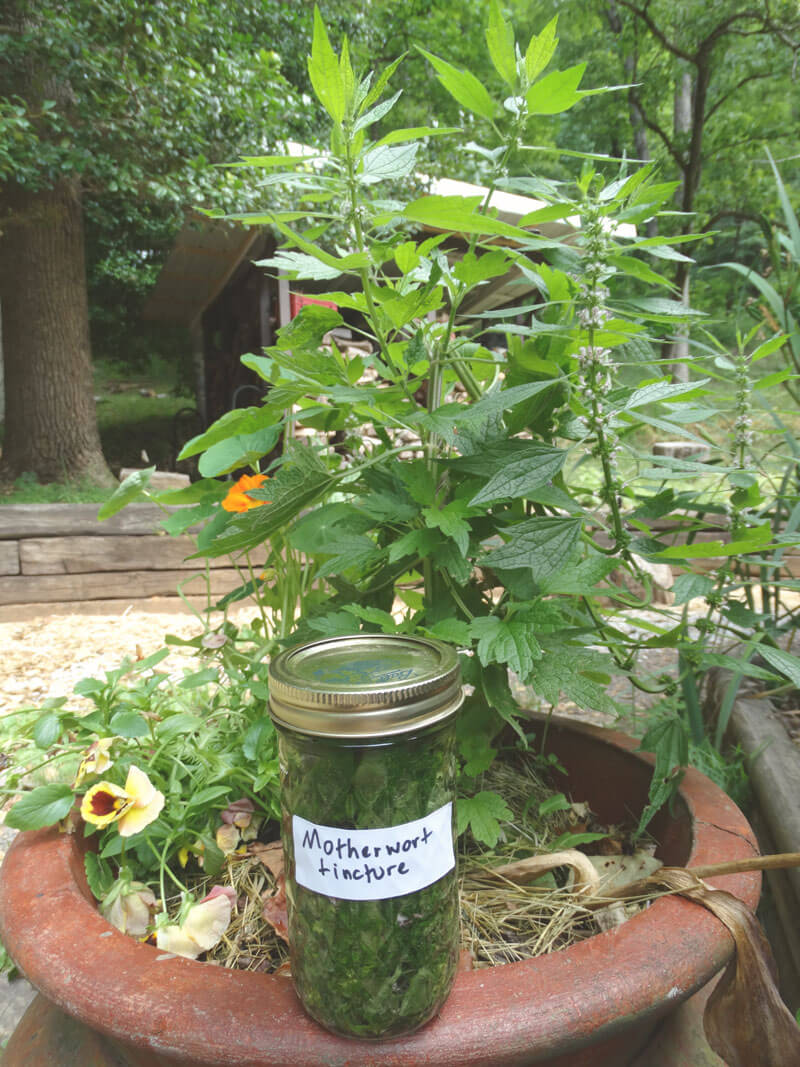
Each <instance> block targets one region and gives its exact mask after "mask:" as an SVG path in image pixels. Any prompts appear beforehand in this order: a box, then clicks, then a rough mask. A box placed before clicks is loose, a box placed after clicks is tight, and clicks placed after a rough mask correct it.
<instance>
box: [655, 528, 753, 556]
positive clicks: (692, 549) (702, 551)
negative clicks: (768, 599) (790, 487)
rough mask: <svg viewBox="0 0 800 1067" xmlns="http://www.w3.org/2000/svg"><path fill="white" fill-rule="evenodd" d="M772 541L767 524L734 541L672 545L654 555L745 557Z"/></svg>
mask: <svg viewBox="0 0 800 1067" xmlns="http://www.w3.org/2000/svg"><path fill="white" fill-rule="evenodd" d="M771 541H772V530H771V528H770V525H769V523H768V522H764V523H762V524H761V525H760V526H752V527H750V529H748V530H747V531H746V536H745V535H743V536H742V537H740V538H739V539H738V540H736V541H727V542H726V541H700V542H694V543H693V544H690V545H672V546H671V547H670V548H665V549H663V551H661V552H657V553H655V554H656V555H657V556H658V558H659V559H714V557H715V556H746V555H747V554H748V553H751V552H756V551H758V550H759V549H762V548H764V547H765V545H767V544H769V543H770V542H771Z"/></svg>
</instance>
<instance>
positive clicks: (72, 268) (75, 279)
mask: <svg viewBox="0 0 800 1067" xmlns="http://www.w3.org/2000/svg"><path fill="white" fill-rule="evenodd" d="M0 231H1V232H0V304H2V309H3V315H2V330H3V356H4V364H5V394H6V413H5V440H4V443H3V453H2V460H0V479H6V480H13V479H15V478H17V477H19V475H20V474H23V473H25V472H31V473H33V474H35V475H36V477H37V478H38V479H39V481H40V482H43V483H46V482H60V481H69V480H79V479H86V480H89V481H91V482H94V483H95V484H98V485H114V484H116V480H115V479H114V477H113V475H112V474H111V472H110V470H109V469H108V466H107V465H106V462H105V460H104V458H103V453H102V449H101V445H100V435H99V433H98V429H97V417H96V413H95V403H94V395H93V393H94V390H93V382H92V367H91V353H90V345H89V313H88V304H87V295H86V265H85V258H84V236H83V208H82V204H81V194H80V186H79V183H78V182H77V181H76V180H73V179H70V178H62V179H59V180H58V181H57V182H56V184H55V185H54V186H53V187H52V188H49V189H40V190H37V191H32V190H30V189H27V188H25V187H22V186H18V185H7V186H5V187H3V188H0Z"/></svg>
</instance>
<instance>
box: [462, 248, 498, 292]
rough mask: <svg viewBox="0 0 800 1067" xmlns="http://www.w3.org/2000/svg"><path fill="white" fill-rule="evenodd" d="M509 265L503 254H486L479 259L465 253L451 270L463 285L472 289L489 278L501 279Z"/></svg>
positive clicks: (473, 254) (472, 254) (470, 253)
mask: <svg viewBox="0 0 800 1067" xmlns="http://www.w3.org/2000/svg"><path fill="white" fill-rule="evenodd" d="M509 264H510V260H509V258H508V256H507V255H506V254H505V252H501V251H493V252H486V253H484V254H483V255H482V256H480V257H479V256H476V255H475V253H474V252H466V253H465V254H464V255H463V256H462V258H461V259H460V260H459V261H458V263H456V265H455V267H454V268H453V274H454V275H455V276H456V278H458V280H459V281H460V282H462V283H463V284H464V285H467V286H469V287H470V288H472V286H474V285H478V284H479V283H480V282H485V281H488V280H489V279H490V278H499V277H501V275H503V274H505V273H506V272H507V271H508V269H509Z"/></svg>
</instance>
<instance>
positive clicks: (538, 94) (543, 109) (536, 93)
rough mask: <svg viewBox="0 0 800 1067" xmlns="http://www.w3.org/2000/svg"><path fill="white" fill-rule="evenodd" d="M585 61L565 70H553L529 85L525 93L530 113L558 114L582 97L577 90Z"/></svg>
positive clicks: (584, 67)
mask: <svg viewBox="0 0 800 1067" xmlns="http://www.w3.org/2000/svg"><path fill="white" fill-rule="evenodd" d="M585 70H586V64H585V63H576V64H575V66H574V67H568V68H567V69H566V70H554V71H552V72H551V73H550V74H545V76H544V77H543V78H542V79H541V80H540V81H538V82H536V83H535V84H534V85H532V86H531V87H530V89H529V90H528V92H527V93H526V95H525V100H526V103H527V105H528V112H529V114H531V115H559V114H561V112H562V111H568V110H569V109H570V108H571V107H572V106H573V105H574V104H577V103H578V101H579V100H580V99H581V97H582V95H583V94H582V93H580V92H579V91H578V86H579V85H580V82H581V78H582V77H583V72H584V71H585Z"/></svg>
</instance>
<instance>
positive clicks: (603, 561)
mask: <svg viewBox="0 0 800 1067" xmlns="http://www.w3.org/2000/svg"><path fill="white" fill-rule="evenodd" d="M616 566H617V560H615V559H612V558H610V557H608V556H601V555H595V556H589V557H588V558H587V559H583V560H581V562H580V563H578V564H577V565H576V566H573V567H570V568H569V570H567V571H561V572H560V573H558V574H554V575H552V576H551V577H550V578H545V579H544V580H542V582H541V583H540V584H541V587H542V592H545V593H560V594H562V595H563V594H567V595H571V596H589V595H590V594H591V593H594V592H595V590H596V586H597V585H598V583H599V582H602V581H603V579H604V578H607V577H608V575H609V574H610V573H611V572H612V571H613V570H614V568H615V567H616Z"/></svg>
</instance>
